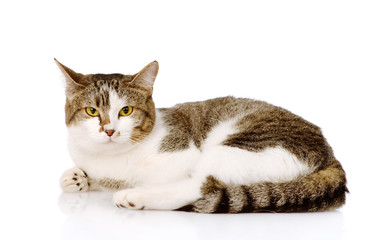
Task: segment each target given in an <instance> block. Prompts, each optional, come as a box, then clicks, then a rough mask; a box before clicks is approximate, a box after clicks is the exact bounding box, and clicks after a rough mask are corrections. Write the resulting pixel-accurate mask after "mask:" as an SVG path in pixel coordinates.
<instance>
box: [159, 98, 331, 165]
mask: <svg viewBox="0 0 384 240" xmlns="http://www.w3.org/2000/svg"><path fill="white" fill-rule="evenodd" d="M159 111H160V113H161V115H162V118H163V120H164V123H165V125H166V128H167V129H168V134H167V136H166V137H165V139H164V141H163V143H162V145H161V150H162V151H175V150H183V149H187V148H188V147H189V146H190V144H191V142H192V143H194V144H195V145H196V147H197V148H200V147H201V146H202V145H203V143H204V140H205V139H207V137H208V135H209V133H210V132H211V131H212V130H213V129H214V128H215V127H217V126H219V125H220V124H222V123H225V122H232V123H234V124H233V128H234V129H233V131H231V134H228V136H227V138H226V139H225V140H224V141H223V142H222V144H223V145H226V146H231V147H236V148H240V149H244V150H248V151H252V152H260V151H262V150H264V149H266V148H268V147H283V148H285V149H288V150H289V151H291V152H292V153H294V154H295V155H297V156H300V157H303V156H304V157H305V156H306V155H308V154H309V152H311V151H312V150H316V151H321V149H324V148H327V143H326V141H325V139H324V137H323V136H322V133H321V131H320V129H319V128H318V127H317V126H315V125H314V124H311V123H310V122H308V121H306V120H304V119H303V118H301V117H299V116H297V115H295V114H293V113H291V112H289V111H288V110H285V109H283V108H280V107H276V106H273V105H271V104H268V103H266V102H263V101H257V100H252V99H247V98H235V97H222V98H215V99H210V100H206V101H200V102H189V103H182V104H178V105H176V106H174V107H171V108H164V109H159ZM308 146H311V148H310V149H309V148H308ZM303 149H306V150H305V151H304V150H303ZM324 151H325V150H324ZM315 165H317V164H315Z"/></svg>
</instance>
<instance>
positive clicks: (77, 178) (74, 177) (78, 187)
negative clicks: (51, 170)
mask: <svg viewBox="0 0 384 240" xmlns="http://www.w3.org/2000/svg"><path fill="white" fill-rule="evenodd" d="M88 180H89V179H88V176H87V174H86V173H85V172H84V171H83V170H81V169H80V168H76V167H75V168H71V169H68V170H66V171H65V172H64V173H63V176H62V177H61V178H60V185H61V188H62V189H63V190H64V192H85V191H87V190H88V189H89V186H90V184H89V181H88Z"/></svg>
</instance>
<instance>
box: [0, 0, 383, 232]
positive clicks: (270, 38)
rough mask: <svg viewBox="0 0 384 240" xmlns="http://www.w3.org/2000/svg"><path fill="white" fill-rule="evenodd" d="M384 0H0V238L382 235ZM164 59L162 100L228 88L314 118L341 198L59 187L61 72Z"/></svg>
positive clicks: (158, 95) (168, 102) (66, 162)
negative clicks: (343, 178) (188, 196)
mask: <svg viewBox="0 0 384 240" xmlns="http://www.w3.org/2000/svg"><path fill="white" fill-rule="evenodd" d="M383 5H384V4H383V1H370V0H365V1H353V0H349V1H337V0H333V1H309V0H306V1H294V0H292V1H242V0H238V1H226V0H222V1H209V0H205V1H196V0H194V1H165V0H162V1H146V0H144V1H135V2H133V1H52V0H51V1H37V0H35V1H16V0H15V1H1V3H0V27H1V28H0V67H1V69H0V81H1V82H0V89H1V92H0V104H1V105H0V106H1V107H0V114H1V117H0V121H1V122H0V126H1V134H0V136H1V139H2V141H1V144H0V148H1V151H0V153H1V155H0V158H1V168H0V184H1V190H2V191H1V198H0V201H1V204H0V219H1V225H0V226H1V230H0V238H1V239H47V238H50V239H283V238H284V239H352V238H354V239H358V238H360V239H384V236H383V230H382V226H383V220H382V216H383V214H384V207H383V205H384V202H383V197H384V194H383V180H382V179H383V178H382V175H383V170H382V168H383V166H384V164H383V161H384V159H383V150H382V149H383V142H384V140H383V136H384V128H383V122H384V121H383V120H384V117H383V107H382V104H383V102H384V97H383V85H382V82H383V79H384V69H383V66H384V14H383V13H384V6H383ZM53 58H57V59H58V60H59V61H61V62H62V63H63V64H65V65H67V66H69V67H71V68H73V69H74V70H77V71H79V72H81V73H96V72H101V73H112V72H121V73H127V74H133V73H136V72H137V71H139V70H140V69H141V68H142V67H144V66H145V65H146V64H147V63H149V62H151V61H153V60H157V61H159V63H160V72H159V75H158V78H157V81H156V84H155V93H154V99H155V102H156V104H157V106H158V107H167V106H172V105H173V104H175V103H179V102H184V101H195V100H204V99H208V98H213V97H219V96H225V95H234V96H238V97H249V98H255V99H261V100H265V101H268V102H270V103H273V104H275V105H279V106H283V107H285V108H287V109H289V110H291V111H293V112H294V113H297V114H298V115H301V116H302V117H304V118H306V119H307V120H309V121H311V122H313V123H315V124H317V125H319V126H320V127H321V128H322V129H323V131H324V134H325V136H326V137H327V139H328V140H329V142H330V144H331V145H332V146H333V148H334V151H335V154H336V157H337V158H338V159H339V160H340V161H341V163H342V164H343V166H344V168H345V170H346V172H347V177H348V187H349V189H350V192H351V193H350V194H348V196H347V204H346V205H345V206H344V207H343V208H341V209H339V210H337V211H333V212H327V213H311V214H249V215H248V214H246V215H198V214H188V213H177V212H156V211H155V212H148V211H144V212H134V211H131V212H129V211H124V210H121V209H116V208H114V207H113V205H112V202H111V195H110V194H103V193H88V194H87V193H85V194H80V195H77V194H72V195H71V194H62V193H61V190H60V188H59V185H58V179H59V178H60V176H61V174H62V172H63V171H64V170H65V169H66V168H69V167H71V166H72V162H71V160H70V158H69V156H68V153H67V150H66V128H65V124H64V102H65V96H64V89H63V78H62V76H61V74H60V72H59V70H58V69H57V67H56V65H55V63H54V61H53Z"/></svg>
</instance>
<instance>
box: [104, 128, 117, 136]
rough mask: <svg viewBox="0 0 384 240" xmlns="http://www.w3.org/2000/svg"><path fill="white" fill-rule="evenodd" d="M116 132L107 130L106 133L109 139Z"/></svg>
mask: <svg viewBox="0 0 384 240" xmlns="http://www.w3.org/2000/svg"><path fill="white" fill-rule="evenodd" d="M114 132H115V130H113V129H112V130H105V133H106V134H107V135H108V137H110V136H112V135H113V133H114Z"/></svg>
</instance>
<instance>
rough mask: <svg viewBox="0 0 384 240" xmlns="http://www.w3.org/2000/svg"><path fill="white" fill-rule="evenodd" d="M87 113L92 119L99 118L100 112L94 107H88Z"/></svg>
mask: <svg viewBox="0 0 384 240" xmlns="http://www.w3.org/2000/svg"><path fill="white" fill-rule="evenodd" d="M85 112H86V113H87V114H88V115H89V116H91V117H97V116H99V111H97V110H96V109H95V108H93V107H87V108H85Z"/></svg>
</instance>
